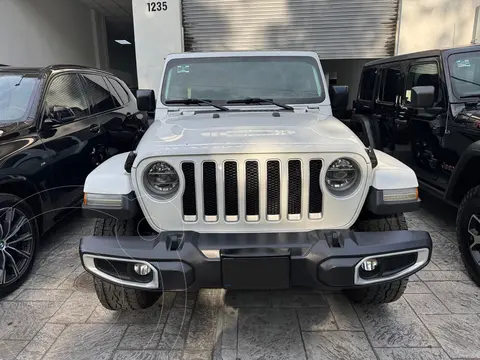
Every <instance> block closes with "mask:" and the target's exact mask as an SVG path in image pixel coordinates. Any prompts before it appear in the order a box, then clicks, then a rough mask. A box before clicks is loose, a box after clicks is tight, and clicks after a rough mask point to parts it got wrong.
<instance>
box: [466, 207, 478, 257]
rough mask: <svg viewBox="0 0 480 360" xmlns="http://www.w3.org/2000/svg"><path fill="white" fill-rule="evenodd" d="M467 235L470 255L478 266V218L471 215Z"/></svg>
mask: <svg viewBox="0 0 480 360" xmlns="http://www.w3.org/2000/svg"><path fill="white" fill-rule="evenodd" d="M468 233H469V235H470V236H469V244H468V247H469V249H470V253H471V255H472V257H473V259H474V261H475V262H476V263H477V265H480V217H479V216H477V215H475V214H473V215H472V216H471V217H470V220H469V221H468Z"/></svg>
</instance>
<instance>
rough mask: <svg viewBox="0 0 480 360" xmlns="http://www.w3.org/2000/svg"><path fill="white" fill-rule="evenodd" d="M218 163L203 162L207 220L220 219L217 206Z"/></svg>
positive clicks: (204, 200) (204, 202) (204, 199)
mask: <svg viewBox="0 0 480 360" xmlns="http://www.w3.org/2000/svg"><path fill="white" fill-rule="evenodd" d="M216 171H217V165H216V164H215V162H213V161H205V162H204V163H203V207H204V215H205V221H207V222H215V221H217V220H218V206H217V174H216Z"/></svg>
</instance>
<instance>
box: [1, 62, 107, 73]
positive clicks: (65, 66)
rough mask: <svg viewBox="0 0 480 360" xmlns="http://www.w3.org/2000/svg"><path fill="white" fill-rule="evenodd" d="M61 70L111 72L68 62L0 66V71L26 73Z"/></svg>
mask: <svg viewBox="0 0 480 360" xmlns="http://www.w3.org/2000/svg"><path fill="white" fill-rule="evenodd" d="M62 70H87V71H88V70H91V71H95V72H102V73H105V74H110V75H112V74H111V73H109V72H107V71H104V70H100V69H96V68H92V67H88V66H81V65H70V64H53V65H48V66H44V67H40V66H39V67H21V66H1V67H0V71H18V72H26V73H39V74H40V73H46V72H51V71H62Z"/></svg>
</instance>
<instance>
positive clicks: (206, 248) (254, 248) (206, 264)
mask: <svg viewBox="0 0 480 360" xmlns="http://www.w3.org/2000/svg"><path fill="white" fill-rule="evenodd" d="M421 249H424V250H421ZM431 249H432V241H431V238H430V235H429V234H428V233H427V232H424V231H391V232H352V231H347V230H342V231H326V230H318V231H310V232H303V233H280V234H199V233H195V232H184V233H178V232H164V233H161V234H159V235H157V236H156V237H152V238H142V237H137V236H132V237H128V236H127V237H101V236H89V237H84V238H82V239H81V242H80V255H81V257H82V263H83V264H84V266H85V267H86V269H87V270H88V271H90V272H92V273H95V271H97V270H98V269H101V270H100V271H101V273H98V272H97V273H96V274H97V275H98V276H101V277H103V278H104V279H106V280H107V281H111V282H114V283H119V284H123V285H125V286H127V287H132V288H145V287H146V286H145V283H147V282H149V284H150V285H149V289H151V290H155V289H159V290H169V291H181V290H185V289H189V290H198V289H200V288H226V289H279V288H288V287H291V286H306V287H313V288H351V287H357V286H364V285H368V284H367V283H365V282H364V279H363V275H361V272H362V271H363V270H360V262H361V261H362V260H364V259H365V258H366V257H370V256H375V257H378V259H379V266H378V269H377V272H378V274H377V275H375V274H373V275H372V274H367V275H368V279H370V280H372V281H373V282H377V283H378V282H388V281H392V280H396V279H400V278H405V277H408V276H409V275H412V274H413V273H415V272H417V271H418V270H420V269H421V268H423V267H425V266H426V265H427V264H428V262H429V261H430V256H431ZM419 251H420V252H421V253H422V258H423V261H422V262H421V263H419V260H420V252H419ZM84 256H85V258H84ZM217 256H218V257H217ZM87 257H89V258H91V259H90V260H89V261H88V264H86V260H85V259H86V258H87ZM103 258H105V259H106V260H105V259H103ZM92 259H94V260H92ZM135 260H141V261H143V262H145V263H148V264H149V266H150V267H151V268H152V269H153V272H152V273H156V275H157V278H158V284H157V285H155V286H153V287H152V282H151V281H150V280H152V278H151V276H152V274H150V275H149V276H147V277H145V278H144V279H142V277H139V276H137V275H135V274H134V273H133V271H132V269H133V263H134V261H135ZM123 261H126V262H125V263H123ZM92 263H94V264H95V267H96V268H97V270H95V271H92V265H91V264H92ZM86 265H88V266H86ZM108 267H110V268H109V269H108ZM103 273H107V274H110V275H111V276H106V277H105V276H103V275H102V274H103ZM132 274H133V275H132ZM359 274H360V275H361V276H360V280H359ZM112 276H113V277H112ZM372 276H373V277H372ZM125 280H126V281H125ZM370 280H369V281H370ZM370 283H371V282H370ZM370 283H369V284H370Z"/></svg>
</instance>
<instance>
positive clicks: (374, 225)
mask: <svg viewBox="0 0 480 360" xmlns="http://www.w3.org/2000/svg"><path fill="white" fill-rule="evenodd" d="M354 230H355V231H396V230H408V225H407V221H406V220H405V216H404V215H403V214H393V215H386V216H375V215H373V214H362V215H361V216H360V218H359V219H358V220H357V222H356V223H355V226H354ZM407 285H408V278H406V279H401V280H396V281H391V282H388V283H383V284H378V285H371V286H365V287H360V288H356V289H347V290H345V291H344V292H345V295H347V297H348V298H349V299H350V300H352V301H353V302H355V303H360V304H365V305H374V304H386V303H390V302H394V301H397V300H398V299H400V298H401V297H402V295H403V293H404V292H405V289H406V288H407Z"/></svg>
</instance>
